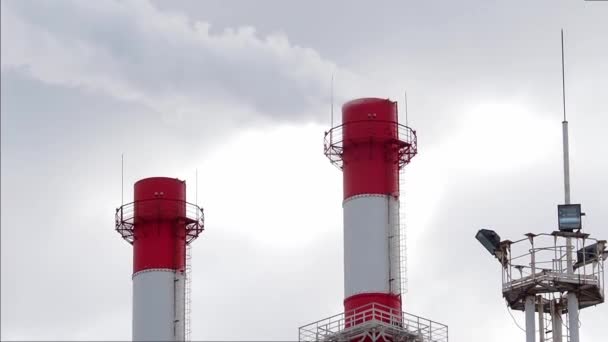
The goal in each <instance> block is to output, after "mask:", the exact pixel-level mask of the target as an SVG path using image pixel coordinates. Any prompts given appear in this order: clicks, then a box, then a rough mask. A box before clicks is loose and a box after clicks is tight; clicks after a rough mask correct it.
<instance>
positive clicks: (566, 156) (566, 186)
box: [562, 29, 570, 204]
mask: <svg viewBox="0 0 608 342" xmlns="http://www.w3.org/2000/svg"><path fill="white" fill-rule="evenodd" d="M564 69H565V68H564V30H563V29H562V103H563V111H564V121H562V134H563V144H564V195H565V196H564V197H565V204H570V153H569V148H568V121H567V120H566V77H565V72H564Z"/></svg>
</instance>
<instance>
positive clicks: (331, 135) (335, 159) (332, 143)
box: [323, 120, 418, 169]
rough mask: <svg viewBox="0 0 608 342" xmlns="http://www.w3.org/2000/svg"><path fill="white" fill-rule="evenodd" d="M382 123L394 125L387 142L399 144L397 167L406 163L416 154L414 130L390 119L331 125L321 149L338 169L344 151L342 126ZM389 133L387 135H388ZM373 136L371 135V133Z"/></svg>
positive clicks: (340, 165)
mask: <svg viewBox="0 0 608 342" xmlns="http://www.w3.org/2000/svg"><path fill="white" fill-rule="evenodd" d="M375 124H377V125H382V126H386V125H387V124H389V125H394V129H395V131H394V132H389V133H393V134H390V135H394V136H395V139H394V140H390V139H389V140H387V143H389V144H395V143H397V145H398V146H399V147H398V148H399V150H398V155H399V160H398V162H399V168H402V167H403V166H405V165H407V164H408V163H409V162H410V161H411V160H412V158H414V156H416V154H418V141H417V136H416V131H414V130H413V129H411V128H410V127H408V126H405V125H402V124H400V123H398V122H396V121H390V120H359V121H350V122H346V123H343V124H341V125H338V126H335V127H332V128H331V129H330V130H329V131H327V132H325V137H324V147H323V151H324V153H325V155H326V156H327V158H329V160H330V162H331V163H332V164H333V165H336V166H337V167H338V168H339V169H342V167H343V160H342V156H343V152H344V134H343V133H344V128H345V127H346V126H353V125H365V126H370V125H375ZM390 135H389V136H390ZM372 137H373V135H372Z"/></svg>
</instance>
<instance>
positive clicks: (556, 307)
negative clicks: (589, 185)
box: [496, 231, 608, 342]
mask: <svg viewBox="0 0 608 342" xmlns="http://www.w3.org/2000/svg"><path fill="white" fill-rule="evenodd" d="M568 241H569V242H570V243H568ZM606 247H607V243H606V241H605V240H596V239H593V238H591V237H589V234H585V233H581V232H561V231H554V232H552V233H550V234H538V235H536V234H531V233H530V234H526V237H525V238H523V239H521V240H518V241H509V240H505V241H502V242H501V244H500V248H499V250H498V251H497V253H496V257H497V258H498V260H499V261H500V264H501V266H502V293H503V297H504V298H505V300H506V301H507V304H508V305H509V307H510V308H511V309H513V310H520V311H525V312H526V336H527V341H529V342H530V341H535V332H536V330H537V329H536V328H535V322H534V313H535V312H538V313H539V317H540V318H541V319H540V320H539V321H540V322H545V319H544V315H545V314H549V315H550V316H551V317H552V319H551V320H552V321H554V322H550V323H551V324H550V325H551V327H550V328H549V329H545V326H539V330H540V340H541V341H561V339H562V334H561V324H562V322H561V314H568V316H569V317H568V318H569V321H572V320H573V318H574V319H575V322H576V325H577V327H578V310H579V309H584V308H586V307H589V306H593V305H597V304H601V303H603V302H604V299H605V294H604V290H605V286H606V280H605V269H604V263H605V260H606V258H607V256H608V252H607V251H606ZM575 248H576V251H575V250H574V249H575ZM583 250H584V251H585V252H583V253H581V251H583ZM574 253H576V256H574V255H573V254H574ZM575 260H576V262H574V261H575ZM569 264H571V265H572V266H571V268H570V272H569V268H568V266H569ZM573 296H574V300H572V298H573ZM573 313H574V314H573ZM556 317H559V318H557V323H558V324H557V326H558V327H559V328H556V327H555V325H556V324H555V323H556V322H555V320H556ZM566 337H568V340H569V341H572V342H574V341H576V340H575V336H574V335H573V334H572V329H570V327H568V334H567V336H566Z"/></svg>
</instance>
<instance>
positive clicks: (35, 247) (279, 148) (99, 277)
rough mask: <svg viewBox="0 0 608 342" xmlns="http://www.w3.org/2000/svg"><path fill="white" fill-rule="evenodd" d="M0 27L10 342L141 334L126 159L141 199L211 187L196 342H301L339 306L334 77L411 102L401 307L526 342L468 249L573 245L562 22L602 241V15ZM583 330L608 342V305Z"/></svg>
mask: <svg viewBox="0 0 608 342" xmlns="http://www.w3.org/2000/svg"><path fill="white" fill-rule="evenodd" d="M1 25H2V26H1V29H2V32H1V42H2V44H1V46H2V50H1V57H2V58H1V73H2V84H1V100H2V101H1V112H2V119H1V124H2V126H1V145H2V147H1V162H2V163H1V171H2V175H1V181H2V184H1V195H2V198H1V199H2V207H1V209H2V215H1V227H2V231H1V232H2V239H1V247H2V248H1V256H2V277H1V278H2V279H1V285H2V290H1V291H2V298H1V314H2V318H1V326H2V330H1V339H2V340H19V339H26V340H32V339H43V340H55V339H57V340H83V339H95V340H105V339H110V340H128V339H130V338H131V296H132V294H131V290H132V289H131V285H132V284H131V270H132V261H131V258H132V249H131V246H129V245H128V244H127V243H126V242H125V241H122V240H121V238H120V236H119V235H118V234H117V233H116V232H115V231H114V210H115V208H116V207H117V206H119V205H120V201H121V174H120V160H121V153H124V156H125V187H124V188H125V193H124V195H125V201H130V200H131V199H132V185H133V183H134V182H135V181H137V180H138V179H141V178H144V177H150V176H171V177H173V176H174V177H180V178H182V179H186V181H187V185H188V199H189V200H191V201H194V198H195V193H196V191H195V170H196V169H198V179H199V182H198V183H199V184H198V200H199V204H201V205H202V206H203V207H204V209H205V212H206V231H205V232H204V234H203V235H202V236H201V237H200V238H199V239H198V240H197V241H196V242H194V245H193V247H194V248H193V276H194V279H193V283H192V284H193V303H192V322H193V323H192V325H193V332H192V338H193V339H195V340H239V339H248V340H252V339H255V340H268V339H272V340H295V339H297V332H298V327H299V326H301V325H304V324H307V323H309V322H313V321H316V320H319V319H322V318H324V317H327V316H330V315H333V314H336V313H338V312H340V311H341V310H342V300H343V257H342V253H343V246H342V183H341V174H340V171H339V170H338V169H336V168H334V167H332V166H331V165H330V163H329V162H328V161H327V160H326V159H325V157H324V156H323V151H322V147H323V132H324V130H327V129H328V127H329V125H330V119H329V103H330V96H329V94H330V79H331V75H332V74H334V75H335V79H336V82H335V94H336V95H335V101H336V103H337V105H336V108H339V105H341V104H342V103H343V102H344V101H347V100H349V99H352V98H355V97H360V96H378V97H390V98H392V99H394V100H398V101H400V105H401V107H403V103H402V98H403V96H402V94H403V91H404V90H406V89H407V92H408V107H409V123H410V125H411V126H412V127H413V128H414V129H416V130H417V132H418V137H419V152H420V154H419V155H418V156H417V157H416V158H415V159H414V160H413V162H412V164H411V165H410V166H408V168H407V170H406V180H405V181H406V185H405V187H404V188H403V189H402V194H403V202H404V204H405V206H406V208H407V219H406V223H407V225H408V250H409V252H408V253H409V262H408V268H409V293H408V295H407V296H406V298H405V300H404V308H405V310H406V311H408V312H411V313H414V314H417V315H421V316H424V317H428V318H431V319H433V320H435V321H439V322H442V323H445V324H448V325H449V329H450V338H451V340H452V341H473V342H482V341H497V342H512V341H517V340H523V338H524V334H523V332H522V331H521V330H519V329H518V328H517V326H516V324H515V323H514V322H513V320H512V319H511V317H510V316H509V313H508V311H507V308H506V305H505V303H504V301H503V299H502V297H501V293H500V281H501V278H500V269H499V267H498V265H497V264H496V262H495V261H494V260H493V259H492V258H491V257H490V256H489V255H488V254H487V252H486V251H485V250H484V249H483V248H482V247H481V246H479V245H478V243H477V241H475V239H474V234H475V232H476V231H477V230H478V229H480V228H485V227H491V228H492V229H495V230H497V231H498V232H499V234H500V235H501V237H503V238H509V239H517V238H519V237H521V236H522V234H524V233H527V232H530V231H533V232H549V231H552V230H553V229H554V228H555V224H556V217H555V214H556V208H555V206H556V204H558V203H561V202H562V200H563V188H562V168H561V162H562V161H561V115H562V114H561V78H560V72H561V68H560V33H559V31H560V28H562V27H563V28H564V29H565V41H566V81H567V111H568V113H569V114H568V115H569V120H570V127H571V162H572V166H571V170H572V171H571V172H572V197H573V201H574V202H581V203H582V205H583V208H584V211H585V212H586V213H587V216H586V218H585V231H586V232H588V233H590V234H592V235H593V236H595V237H598V238H604V239H606V238H608V231H607V230H606V229H605V228H606V226H607V225H608V210H606V208H608V200H607V197H606V195H605V193H606V192H607V190H608V178H607V177H606V175H607V174H608V159H607V158H606V150H607V149H608V142H607V140H606V138H607V137H606V127H608V62H607V60H608V2H585V1H583V0H560V1H556V0H543V1H541V0H537V1H530V0H512V1H487V0H484V1H482V0H461V1H453V0H444V1H440V0H436V1H375V2H373V4H372V3H371V2H363V1H359V2H357V1H300V2H295V1H262V0H258V1H224V0H222V1H220V0H217V1H171V2H169V1H153V2H147V1H50V2H42V1H14V0H13V1H10V0H4V1H2V2H1ZM401 114H402V116H403V112H402V113H401ZM402 119H403V117H402ZM514 317H515V319H516V321H517V322H518V324H520V325H523V314H522V313H520V312H514ZM580 317H581V323H582V326H581V340H582V341H594V342H595V341H597V342H599V341H602V340H604V339H605V336H606V333H605V328H606V327H605V326H606V322H608V304H604V305H603V306H600V307H594V308H588V309H585V310H583V311H582V312H581V315H580Z"/></svg>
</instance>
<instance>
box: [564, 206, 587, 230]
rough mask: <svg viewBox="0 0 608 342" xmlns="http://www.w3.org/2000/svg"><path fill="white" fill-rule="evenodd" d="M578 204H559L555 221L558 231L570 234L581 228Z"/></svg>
mask: <svg viewBox="0 0 608 342" xmlns="http://www.w3.org/2000/svg"><path fill="white" fill-rule="evenodd" d="M583 215H585V214H584V213H582V212H581V205H580V204H560V205H558V206H557V221H558V223H559V230H560V231H562V232H572V231H574V230H580V229H581V228H582V216H583Z"/></svg>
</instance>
